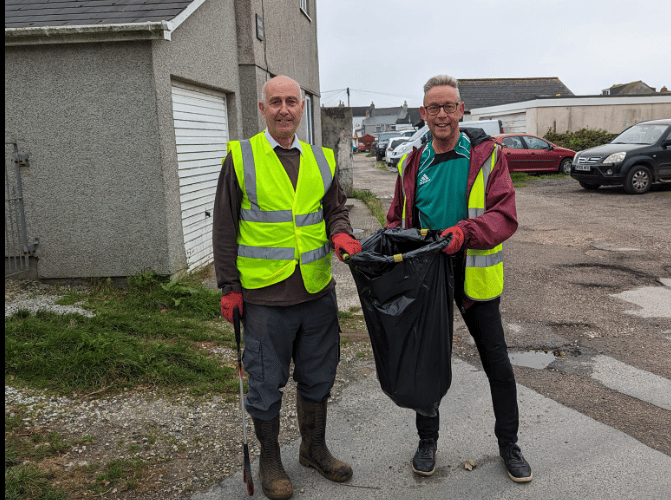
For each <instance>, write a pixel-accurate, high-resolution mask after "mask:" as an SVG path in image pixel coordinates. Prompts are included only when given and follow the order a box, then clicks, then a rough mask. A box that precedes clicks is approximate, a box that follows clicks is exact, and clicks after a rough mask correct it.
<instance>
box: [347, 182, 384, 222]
mask: <svg viewBox="0 0 671 500" xmlns="http://www.w3.org/2000/svg"><path fill="white" fill-rule="evenodd" d="M353 196H354V198H356V199H358V200H361V201H363V202H364V203H365V204H366V206H367V207H368V209H369V210H370V211H371V213H372V214H373V216H374V217H375V218H376V219H377V220H378V222H379V223H380V225H381V226H383V227H384V226H385V225H386V224H387V214H386V212H385V211H384V207H383V206H382V202H381V201H380V200H379V198H378V197H377V196H375V195H374V194H373V193H372V192H371V191H369V190H368V189H361V190H356V189H355V190H354V193H353Z"/></svg>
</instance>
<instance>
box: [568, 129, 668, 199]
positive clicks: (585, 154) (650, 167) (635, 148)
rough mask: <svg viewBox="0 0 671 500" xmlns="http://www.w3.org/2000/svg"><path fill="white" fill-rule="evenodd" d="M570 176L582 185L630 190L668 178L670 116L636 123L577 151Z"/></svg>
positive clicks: (639, 191) (635, 191)
mask: <svg viewBox="0 0 671 500" xmlns="http://www.w3.org/2000/svg"><path fill="white" fill-rule="evenodd" d="M571 177H573V178H574V179H576V180H577V181H578V182H580V185H581V186H582V187H583V188H585V189H598V188H599V187H600V186H604V185H624V190H625V191H626V192H627V193H630V194H643V193H647V192H648V191H649V190H650V186H651V185H652V184H653V183H656V182H671V119H663V120H650V121H645V122H640V123H637V124H636V125H634V126H632V127H629V128H628V129H626V130H625V131H624V132H622V133H621V134H620V135H618V136H617V137H616V138H615V139H613V140H612V141H611V142H609V143H608V144H604V145H602V146H596V147H594V148H589V149H586V150H584V151H579V152H578V153H576V155H575V157H574V158H573V164H572V165H571Z"/></svg>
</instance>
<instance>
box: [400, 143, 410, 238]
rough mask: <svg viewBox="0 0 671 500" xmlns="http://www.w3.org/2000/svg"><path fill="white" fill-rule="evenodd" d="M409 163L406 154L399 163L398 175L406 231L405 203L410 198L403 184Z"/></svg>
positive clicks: (403, 226) (402, 223) (402, 218)
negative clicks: (399, 177)
mask: <svg viewBox="0 0 671 500" xmlns="http://www.w3.org/2000/svg"><path fill="white" fill-rule="evenodd" d="M407 161H408V154H407V153H406V154H404V155H403V156H402V157H401V160H400V161H399V162H398V175H400V176H401V190H402V191H403V212H402V216H401V228H403V229H406V224H405V202H406V200H407V199H408V197H407V196H406V195H405V185H404V184H403V173H404V172H405V167H406V164H407Z"/></svg>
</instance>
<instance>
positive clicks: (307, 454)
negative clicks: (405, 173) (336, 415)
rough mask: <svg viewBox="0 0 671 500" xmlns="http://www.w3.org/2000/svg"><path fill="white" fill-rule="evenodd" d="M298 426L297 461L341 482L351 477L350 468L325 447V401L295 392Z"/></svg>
mask: <svg viewBox="0 0 671 500" xmlns="http://www.w3.org/2000/svg"><path fill="white" fill-rule="evenodd" d="M296 410H297V413H298V427H299V428H300V431H301V437H302V438H303V440H302V441H301V448H300V452H299V455H298V461H299V462H300V464H301V465H304V466H305V467H312V468H314V469H317V472H319V473H320V474H321V475H322V476H324V477H325V478H326V479H329V480H331V481H335V482H337V483H342V482H344V481H347V480H348V479H349V478H351V477H352V468H351V467H350V466H349V465H348V464H346V463H345V462H342V461H340V460H336V459H335V458H333V455H331V452H330V451H329V449H328V448H327V447H326V439H325V434H326V401H324V402H322V403H317V402H315V401H310V400H308V399H303V398H302V397H301V396H300V394H298V393H296Z"/></svg>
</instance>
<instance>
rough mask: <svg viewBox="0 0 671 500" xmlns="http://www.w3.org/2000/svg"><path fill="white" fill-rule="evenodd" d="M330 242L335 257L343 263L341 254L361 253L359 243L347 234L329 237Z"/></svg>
mask: <svg viewBox="0 0 671 500" xmlns="http://www.w3.org/2000/svg"><path fill="white" fill-rule="evenodd" d="M331 241H332V242H333V246H334V247H335V252H336V256H337V257H338V259H340V262H343V260H342V255H341V254H347V255H354V254H355V253H359V252H360V251H361V243H359V242H358V241H357V240H355V239H354V238H352V237H351V236H350V235H349V234H346V233H338V234H334V235H333V236H331Z"/></svg>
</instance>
